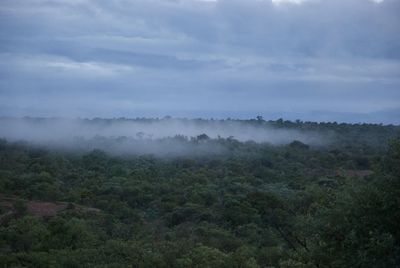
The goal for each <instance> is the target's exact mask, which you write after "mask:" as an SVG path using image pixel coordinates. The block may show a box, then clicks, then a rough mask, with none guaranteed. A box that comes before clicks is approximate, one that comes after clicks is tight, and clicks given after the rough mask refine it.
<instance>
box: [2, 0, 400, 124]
mask: <svg viewBox="0 0 400 268" xmlns="http://www.w3.org/2000/svg"><path fill="white" fill-rule="evenodd" d="M166 115H170V116H174V117H188V118H193V117H203V118H228V117H230V118H254V117H256V116H257V115H261V116H263V117H264V118H265V119H277V118H284V119H289V120H295V119H300V120H307V121H308V120H311V121H338V122H372V123H384V124H389V123H394V124H400V0H380V1H372V0H130V1H128V0H107V1H106V0H104V1H103V0H96V1H94V0H28V1H27V0H1V1H0V116H18V117H20V116H32V117H35V116H38V117H88V118H93V117H107V118H112V117H163V116H166Z"/></svg>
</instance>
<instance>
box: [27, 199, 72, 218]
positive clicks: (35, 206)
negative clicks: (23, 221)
mask: <svg viewBox="0 0 400 268" xmlns="http://www.w3.org/2000/svg"><path fill="white" fill-rule="evenodd" d="M26 207H27V210H28V213H30V214H33V215H36V216H40V217H52V216H55V215H57V213H58V212H60V211H62V210H64V209H66V208H67V205H66V204H56V203H46V202H35V201H31V202H28V203H27V204H26Z"/></svg>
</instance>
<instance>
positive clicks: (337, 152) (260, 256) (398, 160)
mask: <svg viewBox="0 0 400 268" xmlns="http://www.w3.org/2000/svg"><path fill="white" fill-rule="evenodd" d="M2 120H3V129H2V131H0V134H1V135H2V136H3V137H2V138H3V139H1V140H0V264H1V267H238V268H239V267H241V268H244V267H248V268H250V267H382V268H386V267H400V228H399V223H400V139H399V137H400V127H399V126H393V125H386V126H384V125H374V124H341V123H314V122H302V121H296V122H291V121H284V120H276V121H265V120H263V118H261V117H258V118H256V119H253V120H215V121H217V122H218V124H222V125H229V124H238V123H240V125H241V126H244V127H245V128H244V129H247V130H248V129H250V127H251V129H256V130H263V129H268V131H272V132H268V133H270V134H269V135H270V136H274V135H275V136H279V135H281V136H282V135H283V133H291V134H290V135H288V136H287V137H286V138H285V139H283V140H282V139H278V138H279V137H275V138H274V137H272V138H271V139H265V140H262V139H260V135H261V136H262V135H264V134H265V133H267V132H265V133H264V132H257V133H258V134H257V135H256V136H257V139H254V140H252V139H247V138H240V139H238V138H237V137H236V136H235V135H229V133H228V132H227V133H224V135H211V134H210V133H208V131H204V132H199V133H197V135H195V134H196V133H195V132H193V135H192V136H187V135H186V134H185V133H184V132H183V133H178V132H177V133H176V135H173V136H165V137H154V135H153V133H152V134H148V133H145V132H136V130H135V133H132V135H130V136H127V135H124V136H116V135H109V136H106V135H105V134H104V133H103V132H102V133H100V134H101V135H95V136H92V137H89V136H83V135H80V137H74V139H73V141H68V143H67V142H66V141H65V140H63V139H61V138H59V139H61V140H60V141H59V142H55V141H54V140H52V141H49V142H47V143H46V142H45V141H43V140H40V141H38V140H35V139H31V140H30V139H29V138H28V137H29V135H30V134H32V133H33V131H31V132H30V131H29V130H28V129H24V131H23V132H24V134H25V135H26V136H24V137H18V139H17V138H16V139H13V138H12V137H11V136H10V135H11V134H12V132H10V131H9V130H10V127H8V129H5V127H4V125H5V124H6V123H7V124H10V120H11V121H12V120H14V119H9V118H8V119H7V118H6V119H2ZM24 120H25V121H29V124H30V126H32V125H35V124H41V123H43V120H44V121H46V122H48V120H50V119H32V118H31V119H29V118H28V119H24ZM52 120H54V119H52ZM172 121H174V122H175V121H176V120H175V119H171V118H164V119H135V120H128V119H113V120H103V119H93V120H82V122H86V123H87V124H98V123H99V122H100V123H101V124H102V125H113V123H117V122H136V123H138V122H141V123H146V124H150V123H154V122H161V123H165V124H168V123H171V122H172ZM215 121H214V120H213V121H212V120H201V119H198V120H183V119H182V120H179V122H189V123H190V124H196V125H197V126H198V128H197V129H198V130H199V131H201V130H202V129H213V128H214V127H210V128H204V125H205V124H216V123H215ZM50 122H51V120H50ZM175 123H176V122H175ZM185 124H186V123H185ZM13 126H14V127H15V125H13ZM212 126H215V125H212ZM20 129H21V128H20ZM155 129H156V130H157V127H156V128H155ZM197 129H196V131H197ZM235 129H236V128H235ZM237 129H238V130H237V131H236V132H235V133H238V132H240V128H237ZM247 130H246V131H247ZM7 131H8V132H7ZM247 132H249V131H247ZM4 133H6V134H4ZM85 133H87V132H85ZM191 133H192V132H191ZM249 133H250V132H249ZM260 133H261V134H260ZM3 134H4V135H3ZM48 134H49V136H50V137H51V136H52V132H50V133H48ZM103 134H104V135H103ZM225 134H226V135H225ZM251 134H252V133H250V134H249V135H250V136H251ZM1 135H0V136H1ZM32 135H33V134H32ZM238 135H239V134H238ZM265 135H267V134H265ZM308 136H309V137H311V138H310V139H307V138H305V137H308ZM243 137H245V136H243ZM55 139H57V137H56V138H55ZM62 142H65V143H67V144H66V145H65V146H60V144H61V143H62ZM138 147H140V148H141V150H135V148H138ZM148 147H151V148H155V149H152V150H150V151H146V150H143V148H148ZM176 147H179V148H180V149H179V151H177V150H174V149H173V148H176ZM113 148H119V149H118V150H113ZM157 148H159V150H156V149H157ZM122 149H124V150H122ZM163 150H164V152H163V153H159V152H160V151H163ZM130 152H132V153H130ZM177 152H179V153H177Z"/></svg>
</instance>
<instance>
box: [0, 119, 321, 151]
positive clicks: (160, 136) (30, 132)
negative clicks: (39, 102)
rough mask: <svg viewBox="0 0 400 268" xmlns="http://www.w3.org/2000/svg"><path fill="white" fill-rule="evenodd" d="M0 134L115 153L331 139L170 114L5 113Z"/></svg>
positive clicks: (318, 142) (257, 124)
mask: <svg viewBox="0 0 400 268" xmlns="http://www.w3.org/2000/svg"><path fill="white" fill-rule="evenodd" d="M202 134H205V135H202ZM177 136H178V137H177ZM198 136H200V140H199V139H197V138H196V137H198ZM0 137H1V138H5V139H7V140H8V141H27V142H31V143H34V144H39V145H45V146H47V147H56V148H63V149H71V150H75V149H81V150H85V151H86V150H91V149H101V150H105V151H107V152H110V153H116V154H118V153H123V154H156V155H165V154H193V153H195V154H204V153H213V154H216V153H222V152H224V151H225V148H224V146H223V145H222V144H221V143H218V142H216V141H215V140H213V139H218V138H222V139H227V138H230V139H235V140H238V141H241V142H246V141H254V142H257V143H269V144H271V145H284V144H288V143H291V142H293V141H294V140H297V141H301V142H303V143H305V144H308V145H312V146H313V145H317V146H319V145H323V144H325V143H326V142H327V138H326V137H324V136H323V135H321V134H320V133H317V132H312V131H305V130H297V129H284V128H277V127H274V126H272V125H271V124H269V123H267V122H265V121H255V120H253V121H239V120H187V119H171V118H167V119H135V120H127V119H91V120H89V119H38V118H0ZM193 138H195V139H193ZM208 138H210V139H211V140H209V139H208ZM206 140H207V141H206ZM199 141H201V142H199Z"/></svg>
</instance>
